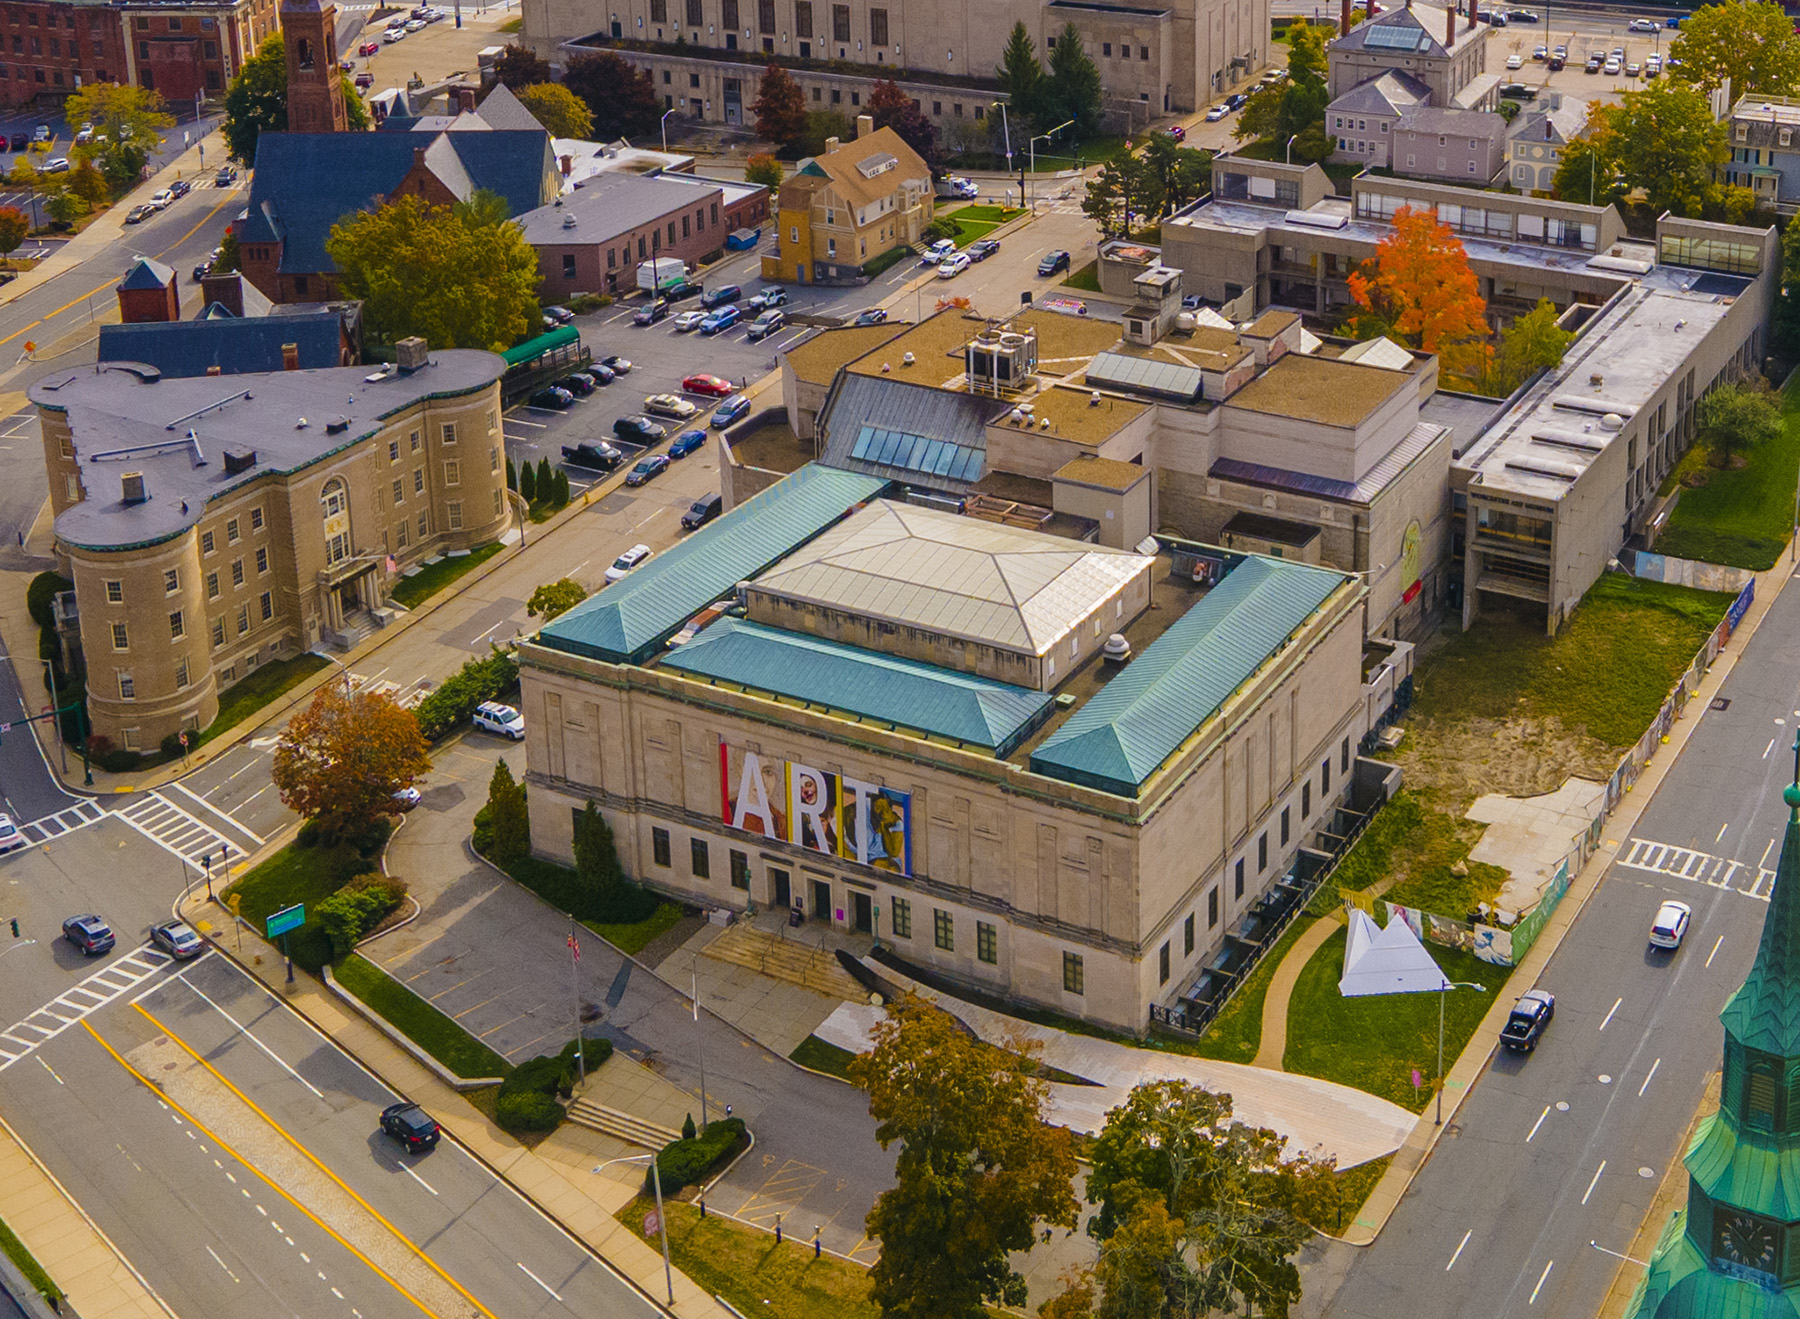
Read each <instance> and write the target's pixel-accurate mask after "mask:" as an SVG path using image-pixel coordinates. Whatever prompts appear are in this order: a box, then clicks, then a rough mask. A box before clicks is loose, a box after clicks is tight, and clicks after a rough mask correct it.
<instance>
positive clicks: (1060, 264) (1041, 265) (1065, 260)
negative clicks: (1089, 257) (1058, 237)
mask: <svg viewBox="0 0 1800 1319" xmlns="http://www.w3.org/2000/svg"><path fill="white" fill-rule="evenodd" d="M1068 268H1069V254H1068V253H1067V252H1064V251H1060V250H1059V251H1055V252H1046V253H1044V259H1043V260H1041V261H1039V262H1038V274H1040V275H1054V274H1055V273H1056V272H1057V271H1059V270H1067V269H1068Z"/></svg>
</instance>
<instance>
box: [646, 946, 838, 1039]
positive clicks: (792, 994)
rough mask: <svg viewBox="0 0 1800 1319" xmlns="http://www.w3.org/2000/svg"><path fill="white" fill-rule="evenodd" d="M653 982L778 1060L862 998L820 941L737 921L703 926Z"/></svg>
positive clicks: (658, 970)
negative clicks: (692, 1000) (696, 1001)
mask: <svg viewBox="0 0 1800 1319" xmlns="http://www.w3.org/2000/svg"><path fill="white" fill-rule="evenodd" d="M795 933H800V932H799V931H795ZM820 933H823V931H822V930H821V931H820ZM656 974H657V975H658V976H659V977H661V978H662V979H663V980H664V981H666V982H667V983H668V984H670V985H672V986H673V987H674V988H675V989H676V990H677V991H678V992H680V993H682V994H684V995H689V996H692V995H694V994H698V995H699V998H700V1002H701V1003H702V1004H704V1005H705V1007H706V1010H707V1011H708V1012H711V1013H712V1014H713V1015H714V1016H717V1017H720V1018H722V1019H723V1020H725V1021H726V1022H728V1023H730V1024H731V1025H733V1026H735V1027H737V1028H738V1029H739V1030H741V1031H743V1032H744V1034H746V1035H748V1036H749V1037H750V1038H751V1039H753V1040H755V1041H756V1042H757V1043H758V1044H761V1045H762V1046H763V1047H764V1048H766V1049H768V1050H769V1051H770V1052H771V1053H778V1054H780V1055H781V1056H782V1057H784V1058H786V1057H788V1056H789V1055H791V1054H792V1053H793V1052H794V1050H795V1049H797V1048H798V1047H799V1046H800V1042H801V1041H802V1040H804V1039H805V1038H806V1037H807V1036H808V1035H811V1034H812V1033H813V1032H814V1031H815V1030H816V1029H817V1028H818V1027H819V1025H820V1024H821V1023H822V1022H824V1020H825V1019H826V1018H827V1017H829V1016H830V1015H831V1014H832V1011H833V1010H834V1009H836V1008H837V1006H838V1005H839V1004H841V1003H845V1002H851V1001H860V1000H862V999H863V998H865V997H866V995H865V994H864V992H863V990H862V987H861V986H860V985H858V984H857V983H856V981H854V980H852V979H851V978H850V976H849V974H848V973H847V972H846V971H845V970H844V969H843V968H842V967H841V966H839V965H838V963H837V955H836V954H835V953H834V952H832V951H831V950H830V949H829V948H826V947H822V946H821V945H820V940H819V936H818V934H815V935H814V938H813V939H812V940H811V941H810V942H801V941H800V940H797V939H778V938H776V937H775V936H774V935H773V934H771V933H769V932H768V931H766V930H761V929H757V928H755V927H754V926H752V925H751V924H749V923H747V922H744V921H741V920H740V922H738V923H736V924H733V925H729V926H718V925H705V926H702V927H701V928H700V929H699V930H697V931H695V932H694V934H693V935H692V936H690V937H689V938H688V940H687V942H686V943H684V944H683V945H682V946H681V947H680V948H677V949H676V950H675V951H674V952H673V953H671V954H669V956H667V957H665V958H664V959H662V961H661V963H660V964H658V965H657V967H656Z"/></svg>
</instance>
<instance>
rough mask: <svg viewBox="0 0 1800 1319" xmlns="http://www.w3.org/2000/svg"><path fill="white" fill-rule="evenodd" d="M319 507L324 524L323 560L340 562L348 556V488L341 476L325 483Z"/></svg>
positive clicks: (328, 562)
mask: <svg viewBox="0 0 1800 1319" xmlns="http://www.w3.org/2000/svg"><path fill="white" fill-rule="evenodd" d="M319 508H320V515H321V517H322V518H323V519H324V524H325V562H326V563H327V564H332V563H342V562H343V561H344V560H345V559H347V558H349V557H350V488H349V487H348V486H346V485H345V484H344V481H343V478H342V477H333V478H332V479H331V480H330V481H327V482H326V483H325V489H324V490H322V491H321V492H320V493H319Z"/></svg>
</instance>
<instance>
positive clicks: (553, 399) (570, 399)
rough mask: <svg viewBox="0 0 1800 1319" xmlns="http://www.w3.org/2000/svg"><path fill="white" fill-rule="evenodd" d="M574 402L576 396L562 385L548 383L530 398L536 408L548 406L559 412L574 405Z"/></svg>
mask: <svg viewBox="0 0 1800 1319" xmlns="http://www.w3.org/2000/svg"><path fill="white" fill-rule="evenodd" d="M574 402H575V396H574V395H573V394H571V393H570V392H569V391H568V390H566V389H564V388H562V387H561V386H560V385H546V386H545V387H544V388H542V389H540V390H538V391H537V393H535V394H533V395H532V396H531V399H530V403H531V406H532V407H534V408H548V409H553V410H555V411H557V412H562V411H564V410H565V409H567V408H569V407H571V406H573V404H574Z"/></svg>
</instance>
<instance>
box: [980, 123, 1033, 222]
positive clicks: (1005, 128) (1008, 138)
mask: <svg viewBox="0 0 1800 1319" xmlns="http://www.w3.org/2000/svg"><path fill="white" fill-rule="evenodd" d="M993 108H994V109H996V110H998V111H999V112H1000V134H1001V136H1002V138H1003V139H1004V140H1005V142H1006V172H1007V173H1008V174H1011V173H1012V126H1011V125H1010V124H1009V123H1008V122H1007V119H1006V102H1005V101H995V102H993ZM988 140H989V141H990V142H991V141H993V139H992V138H989V139H988ZM1019 204H1020V205H1021V206H1023V205H1024V204H1025V180H1024V178H1023V177H1021V178H1020V179H1019Z"/></svg>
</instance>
